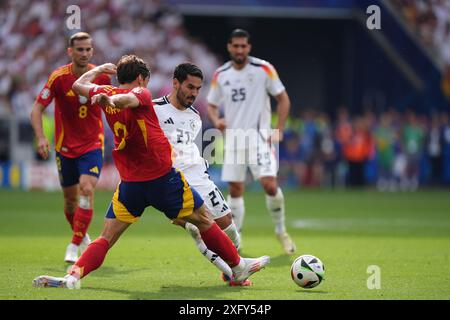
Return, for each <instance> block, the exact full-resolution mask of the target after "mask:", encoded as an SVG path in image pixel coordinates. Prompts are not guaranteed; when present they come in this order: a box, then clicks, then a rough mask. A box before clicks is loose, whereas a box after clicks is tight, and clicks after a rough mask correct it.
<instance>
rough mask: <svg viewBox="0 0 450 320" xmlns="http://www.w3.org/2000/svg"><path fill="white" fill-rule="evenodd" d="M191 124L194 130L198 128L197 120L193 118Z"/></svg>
mask: <svg viewBox="0 0 450 320" xmlns="http://www.w3.org/2000/svg"><path fill="white" fill-rule="evenodd" d="M189 125H190V126H191V129H192V131H194V132H195V129H196V128H197V123H196V121H195V120H192V119H191V120H190V123H189Z"/></svg>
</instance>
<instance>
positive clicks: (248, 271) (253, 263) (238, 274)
mask: <svg viewBox="0 0 450 320" xmlns="http://www.w3.org/2000/svg"><path fill="white" fill-rule="evenodd" d="M242 260H243V261H242ZM269 263H270V257H269V256H262V257H259V258H256V259H251V258H241V261H240V262H239V265H237V266H236V267H233V268H232V269H233V279H232V281H233V282H238V283H239V282H244V281H245V280H246V279H247V278H248V277H250V276H251V275H252V274H254V273H255V272H258V271H259V270H261V269H263V268H264V267H266V266H267V265H268V264H269ZM241 264H243V265H241Z"/></svg>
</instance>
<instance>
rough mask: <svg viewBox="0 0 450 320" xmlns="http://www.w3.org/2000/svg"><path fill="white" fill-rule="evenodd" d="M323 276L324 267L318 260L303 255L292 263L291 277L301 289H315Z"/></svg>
mask: <svg viewBox="0 0 450 320" xmlns="http://www.w3.org/2000/svg"><path fill="white" fill-rule="evenodd" d="M324 276H325V266H324V265H323V263H322V261H320V259H319V258H317V257H315V256H312V255H309V254H305V255H302V256H300V257H298V258H297V259H295V261H294V262H293V263H292V266H291V277H292V280H294V282H295V283H296V284H297V285H299V286H300V287H302V288H306V289H311V288H314V287H317V286H318V285H319V284H320V283H321V282H322V280H323V279H324Z"/></svg>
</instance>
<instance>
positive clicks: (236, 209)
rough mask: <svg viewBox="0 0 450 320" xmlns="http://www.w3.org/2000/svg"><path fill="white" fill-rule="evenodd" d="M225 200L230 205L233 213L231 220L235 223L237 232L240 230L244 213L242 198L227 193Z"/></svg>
mask: <svg viewBox="0 0 450 320" xmlns="http://www.w3.org/2000/svg"><path fill="white" fill-rule="evenodd" d="M227 202H228V204H229V205H230V209H231V214H232V215H233V220H234V223H235V224H236V228H237V230H238V232H241V230H242V225H243V223H244V215H245V206H244V198H243V197H239V198H232V197H231V196H230V195H228V198H227Z"/></svg>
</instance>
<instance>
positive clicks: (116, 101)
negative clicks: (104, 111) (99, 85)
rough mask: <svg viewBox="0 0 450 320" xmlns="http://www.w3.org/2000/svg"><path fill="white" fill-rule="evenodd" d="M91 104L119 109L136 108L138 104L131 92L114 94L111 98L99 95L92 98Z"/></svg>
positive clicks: (102, 94)
mask: <svg viewBox="0 0 450 320" xmlns="http://www.w3.org/2000/svg"><path fill="white" fill-rule="evenodd" d="M91 102H92V104H99V105H102V106H111V107H114V108H119V109H124V108H136V107H138V106H139V104H140V103H139V100H138V98H136V96H135V95H134V94H133V93H131V92H129V93H123V94H122V93H121V94H115V95H113V96H108V95H106V94H104V93H99V94H96V95H95V96H93V97H92V99H91Z"/></svg>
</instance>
